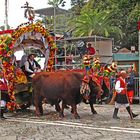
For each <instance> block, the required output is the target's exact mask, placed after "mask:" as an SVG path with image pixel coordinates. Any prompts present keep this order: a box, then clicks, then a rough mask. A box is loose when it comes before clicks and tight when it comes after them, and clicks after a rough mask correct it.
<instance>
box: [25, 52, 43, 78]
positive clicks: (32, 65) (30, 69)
mask: <svg viewBox="0 0 140 140" xmlns="http://www.w3.org/2000/svg"><path fill="white" fill-rule="evenodd" d="M24 66H25V71H24V72H25V75H26V76H27V78H28V77H29V78H32V77H33V76H34V75H35V73H36V72H40V71H41V67H40V65H39V64H38V62H37V61H36V60H35V54H30V55H29V56H28V59H27V61H26V62H25V64H24Z"/></svg>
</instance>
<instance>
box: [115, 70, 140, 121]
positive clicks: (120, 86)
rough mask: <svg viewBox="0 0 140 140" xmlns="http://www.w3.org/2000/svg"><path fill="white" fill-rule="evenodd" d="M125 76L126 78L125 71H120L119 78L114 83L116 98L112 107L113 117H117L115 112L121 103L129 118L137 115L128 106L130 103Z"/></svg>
mask: <svg viewBox="0 0 140 140" xmlns="http://www.w3.org/2000/svg"><path fill="white" fill-rule="evenodd" d="M125 78H127V73H126V71H121V72H120V74H119V78H118V79H117V81H116V84H115V90H116V99H115V109H114V114H113V118H114V119H119V117H118V116H117V114H118V110H119V108H120V107H121V106H122V105H123V106H125V107H126V110H127V111H128V113H129V115H130V118H131V119H133V118H135V117H136V116H138V114H134V113H133V112H132V110H131V108H130V103H129V99H128V96H127V83H126V81H125Z"/></svg>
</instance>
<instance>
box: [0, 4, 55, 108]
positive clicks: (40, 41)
mask: <svg viewBox="0 0 140 140" xmlns="http://www.w3.org/2000/svg"><path fill="white" fill-rule="evenodd" d="M24 8H26V10H25V16H26V17H27V18H28V19H29V22H27V23H24V24H21V25H20V26H18V27H17V28H16V29H15V30H10V32H8V31H3V34H1V35H0V68H1V71H0V72H1V73H3V76H4V77H3V78H4V79H6V80H7V85H8V94H9V96H10V102H8V103H7V107H8V109H9V110H15V109H22V108H26V107H28V106H29V105H30V104H31V99H32V88H31V83H30V82H29V81H27V78H26V76H25V74H24V73H23V72H22V70H21V69H20V68H19V67H18V66H15V65H14V62H13V61H14V53H15V52H16V51H19V50H23V49H24V50H26V48H28V49H30V48H34V49H36V48H37V49H39V50H41V52H42V53H43V54H44V56H45V58H46V59H45V64H44V65H45V66H44V70H45V71H52V70H53V65H54V55H55V50H56V45H55V42H54V37H53V36H52V35H51V34H50V32H49V30H48V29H46V28H45V27H44V26H43V25H42V24H41V23H40V22H33V19H34V13H33V11H32V10H31V7H29V6H28V3H26V5H25V7H24Z"/></svg>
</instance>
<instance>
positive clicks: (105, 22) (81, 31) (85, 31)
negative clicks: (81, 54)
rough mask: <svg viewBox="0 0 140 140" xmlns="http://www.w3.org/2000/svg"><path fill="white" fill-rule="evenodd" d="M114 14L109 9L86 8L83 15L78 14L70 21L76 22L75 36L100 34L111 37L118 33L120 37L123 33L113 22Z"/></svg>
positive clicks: (82, 12)
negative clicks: (112, 34)
mask: <svg viewBox="0 0 140 140" xmlns="http://www.w3.org/2000/svg"><path fill="white" fill-rule="evenodd" d="M111 17H112V14H111V13H110V12H109V11H107V10H106V11H105V10H104V11H102V12H101V11H100V12H99V11H98V10H95V9H89V8H88V7H87V8H84V9H82V11H81V15H80V16H77V17H76V18H75V19H74V20H72V21H71V22H70V23H76V24H75V30H74V32H73V34H74V36H91V35H100V36H106V37H109V36H110V34H111V33H112V32H113V33H116V34H117V36H118V37H120V36H121V35H122V32H121V30H120V29H119V28H118V27H116V26H113V25H112V24H111V23H112V22H111Z"/></svg>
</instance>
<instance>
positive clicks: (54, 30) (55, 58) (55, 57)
mask: <svg viewBox="0 0 140 140" xmlns="http://www.w3.org/2000/svg"><path fill="white" fill-rule="evenodd" d="M53 8H54V9H53V10H54V21H53V24H54V25H53V32H54V42H55V44H56V26H55V24H56V19H55V18H56V4H55V3H54V5H53ZM54 61H55V70H56V69H57V65H56V63H57V56H56V50H55V56H54Z"/></svg>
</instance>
